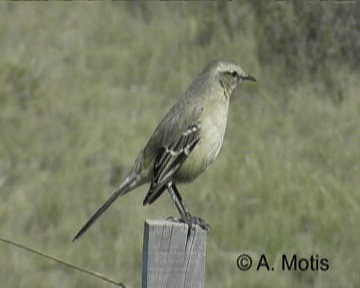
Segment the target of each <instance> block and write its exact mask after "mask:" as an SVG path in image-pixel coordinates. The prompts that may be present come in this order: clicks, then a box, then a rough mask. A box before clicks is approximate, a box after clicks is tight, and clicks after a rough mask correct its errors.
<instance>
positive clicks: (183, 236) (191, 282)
mask: <svg viewBox="0 0 360 288" xmlns="http://www.w3.org/2000/svg"><path fill="white" fill-rule="evenodd" d="M187 233H188V226H187V225H186V224H183V223H176V222H173V221H165V220H146V221H145V227H144V243H143V255H142V287H143V288H158V287H174V288H175V287H192V288H196V287H201V288H202V287H205V255H206V236H207V232H206V231H204V230H203V229H201V228H200V227H199V226H197V225H196V226H195V227H194V228H193V229H192V230H191V234H190V236H189V239H188V241H186V240H187Z"/></svg>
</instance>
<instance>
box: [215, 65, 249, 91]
mask: <svg viewBox="0 0 360 288" xmlns="http://www.w3.org/2000/svg"><path fill="white" fill-rule="evenodd" d="M212 65H214V66H213V68H215V69H214V70H215V73H216V76H217V77H216V78H217V79H218V81H219V83H220V85H221V86H222V88H223V89H224V91H225V94H226V95H230V94H231V93H232V92H233V91H234V89H235V88H236V87H237V85H239V84H240V83H241V82H242V81H244V80H249V81H256V79H255V78H254V77H253V76H251V75H249V74H247V73H245V72H244V71H243V70H242V69H241V67H240V66H239V65H236V64H235V63H232V62H222V61H221V62H220V61H216V62H215V63H212Z"/></svg>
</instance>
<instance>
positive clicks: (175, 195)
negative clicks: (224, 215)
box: [167, 183, 210, 238]
mask: <svg viewBox="0 0 360 288" xmlns="http://www.w3.org/2000/svg"><path fill="white" fill-rule="evenodd" d="M167 188H168V191H169V194H170V196H171V198H172V200H173V201H174V203H175V206H176V208H177V210H178V212H179V214H180V221H181V222H183V223H186V224H187V225H188V227H189V230H188V237H187V238H189V236H190V232H191V229H192V228H193V225H199V226H200V227H201V228H202V229H204V230H205V231H207V232H208V231H209V230H210V225H209V224H207V223H206V222H205V221H204V220H203V219H201V218H199V217H195V216H192V215H191V214H190V212H189V210H187V209H186V207H185V205H184V202H183V201H182V198H181V195H180V193H179V190H178V189H177V188H176V186H175V184H173V183H169V184H168V185H167ZM168 219H171V220H172V221H177V220H176V219H174V218H172V217H170V218H168Z"/></svg>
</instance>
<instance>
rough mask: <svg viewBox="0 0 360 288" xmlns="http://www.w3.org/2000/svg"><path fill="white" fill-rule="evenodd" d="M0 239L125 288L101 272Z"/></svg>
mask: <svg viewBox="0 0 360 288" xmlns="http://www.w3.org/2000/svg"><path fill="white" fill-rule="evenodd" d="M0 240H1V241H2V242H5V243H7V244H10V245H13V246H16V247H18V248H21V249H24V250H26V251H28V252H31V253H33V254H37V255H39V256H42V257H44V258H47V259H50V260H53V261H55V262H57V263H60V264H62V265H65V266H68V267H71V268H73V269H75V270H78V271H81V272H83V273H86V274H88V275H91V276H94V277H97V278H100V279H101V280H104V281H106V282H109V283H111V284H115V285H117V286H119V287H122V288H126V287H125V285H124V284H122V283H121V282H117V281H115V280H113V279H111V278H109V277H107V276H105V275H103V274H101V273H98V272H94V271H91V270H88V269H85V268H83V267H80V266H78V265H75V264H72V263H70V262H67V261H65V260H62V259H60V258H57V257H54V256H51V255H48V254H46V253H44V252H41V251H38V250H35V249H33V248H30V247H27V246H25V245H23V244H20V243H17V242H15V241H12V240H9V239H6V238H4V237H2V236H0Z"/></svg>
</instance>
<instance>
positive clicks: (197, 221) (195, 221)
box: [166, 213, 211, 233]
mask: <svg viewBox="0 0 360 288" xmlns="http://www.w3.org/2000/svg"><path fill="white" fill-rule="evenodd" d="M166 220H168V221H172V222H175V223H185V224H187V225H188V227H189V230H191V229H192V228H193V227H194V226H195V225H198V226H199V227H200V228H201V229H203V230H205V231H206V232H207V233H209V231H210V229H211V226H210V225H209V224H207V223H206V222H205V221H204V220H203V219H201V218H199V217H195V216H192V215H191V214H190V213H187V214H185V217H184V219H183V218H176V217H172V216H169V217H167V218H166Z"/></svg>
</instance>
